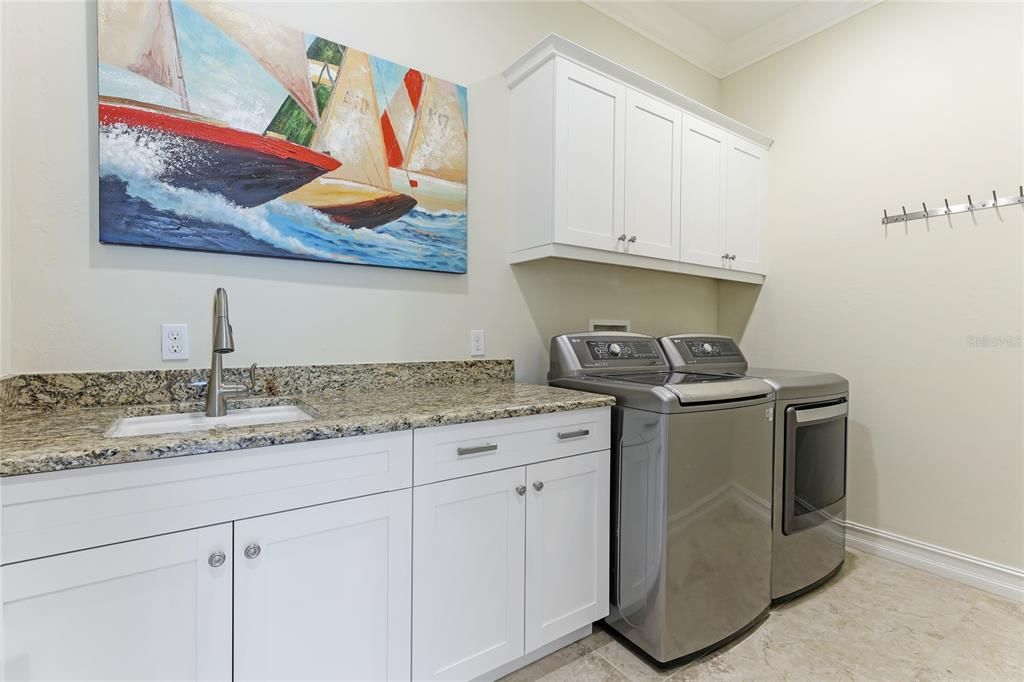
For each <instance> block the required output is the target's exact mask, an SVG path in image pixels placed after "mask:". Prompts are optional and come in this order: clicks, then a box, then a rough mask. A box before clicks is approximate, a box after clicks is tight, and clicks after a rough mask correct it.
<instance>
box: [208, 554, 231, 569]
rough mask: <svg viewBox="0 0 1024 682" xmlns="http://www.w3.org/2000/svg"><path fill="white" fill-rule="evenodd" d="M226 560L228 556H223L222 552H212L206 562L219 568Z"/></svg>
mask: <svg viewBox="0 0 1024 682" xmlns="http://www.w3.org/2000/svg"><path fill="white" fill-rule="evenodd" d="M227 560H228V558H227V557H226V556H224V552H214V553H213V554H211V555H210V558H209V559H207V560H206V561H207V563H208V564H210V566H211V567H213V568H220V567H221V566H223V565H224V562H225V561H227Z"/></svg>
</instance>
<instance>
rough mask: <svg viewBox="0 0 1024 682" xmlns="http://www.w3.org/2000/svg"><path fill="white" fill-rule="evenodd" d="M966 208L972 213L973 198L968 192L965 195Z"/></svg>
mask: <svg viewBox="0 0 1024 682" xmlns="http://www.w3.org/2000/svg"><path fill="white" fill-rule="evenodd" d="M967 209H968V210H969V211H970V212H971V213H974V199H972V198H971V195H970V194H968V195H967Z"/></svg>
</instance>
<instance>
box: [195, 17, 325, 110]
mask: <svg viewBox="0 0 1024 682" xmlns="http://www.w3.org/2000/svg"><path fill="white" fill-rule="evenodd" d="M189 5H191V6H192V7H193V8H194V9H195V10H196V11H197V12H199V13H200V14H202V15H203V16H204V17H206V18H207V19H209V20H210V21H211V22H212V23H213V24H214V25H215V26H216V27H217V28H219V29H220V30H221V31H223V32H224V33H226V34H227V35H228V36H229V37H230V38H231V39H232V40H234V41H235V42H236V43H238V44H239V45H241V46H242V47H243V48H245V49H246V51H248V52H249V54H251V55H252V56H253V57H255V58H256V61H258V62H259V63H260V65H261V66H262V67H263V68H264V69H266V70H267V72H268V73H269V74H270V75H271V76H273V77H274V78H275V79H276V80H277V82H278V83H280V84H281V87H283V88H284V89H285V90H287V91H288V94H290V95H291V96H292V98H294V99H295V101H296V102H297V103H298V105H299V106H300V107H301V108H302V110H303V111H304V112H306V115H307V116H309V118H310V120H311V121H313V122H314V123H316V122H317V121H319V119H320V114H319V111H318V110H317V105H316V97H315V96H314V95H313V86H312V84H311V83H310V79H309V64H308V62H307V60H306V41H305V37H304V35H303V33H302V31H297V30H295V29H293V28H288V27H287V26H282V25H280V24H276V23H273V22H271V21H267V20H266V19H262V18H260V17H255V16H253V15H251V14H247V13H245V12H240V11H238V10H236V9H234V8H232V7H230V6H229V5H228V4H227V3H224V2H217V1H216V0H189Z"/></svg>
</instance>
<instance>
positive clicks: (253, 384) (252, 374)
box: [246, 362, 259, 395]
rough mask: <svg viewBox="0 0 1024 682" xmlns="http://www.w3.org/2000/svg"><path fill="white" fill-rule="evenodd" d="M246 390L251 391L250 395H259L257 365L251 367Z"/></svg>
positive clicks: (253, 364)
mask: <svg viewBox="0 0 1024 682" xmlns="http://www.w3.org/2000/svg"><path fill="white" fill-rule="evenodd" d="M246 388H248V389H249V395H258V394H259V391H257V390H256V363H255V362H254V363H252V364H251V365H249V381H248V383H247V384H246Z"/></svg>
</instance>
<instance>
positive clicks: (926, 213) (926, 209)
mask: <svg viewBox="0 0 1024 682" xmlns="http://www.w3.org/2000/svg"><path fill="white" fill-rule="evenodd" d="M921 208H922V209H923V210H924V216H923V217H924V218H927V217H928V207H927V206H925V205H924V202H923V201H922V202H921Z"/></svg>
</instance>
